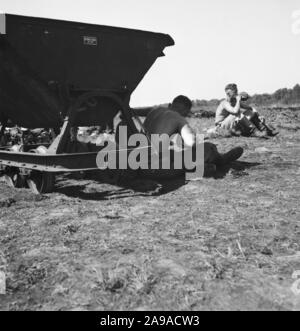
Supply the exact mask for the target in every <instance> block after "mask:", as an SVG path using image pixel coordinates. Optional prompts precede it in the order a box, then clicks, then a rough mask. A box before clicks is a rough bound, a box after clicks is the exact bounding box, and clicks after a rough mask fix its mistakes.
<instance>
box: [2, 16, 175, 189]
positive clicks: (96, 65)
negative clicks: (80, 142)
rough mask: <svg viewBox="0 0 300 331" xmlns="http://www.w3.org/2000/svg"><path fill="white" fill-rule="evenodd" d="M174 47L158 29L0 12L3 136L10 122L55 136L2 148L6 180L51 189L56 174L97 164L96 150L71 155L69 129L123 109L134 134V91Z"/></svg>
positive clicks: (106, 120)
mask: <svg viewBox="0 0 300 331" xmlns="http://www.w3.org/2000/svg"><path fill="white" fill-rule="evenodd" d="M172 45H174V41H173V40H172V38H171V37H170V36H168V35H165V34H160V33H152V32H145V31H139V30H131V29H124V28H115V27H108V26H101V25H93V24H85V23H76V22H67V21H59V20H52V19H44V18H33V17H24V16H16V15H9V14H0V122H1V131H0V138H1V134H3V132H4V129H5V127H6V126H7V123H8V120H9V121H10V122H12V123H14V124H15V125H17V126H20V127H25V128H30V129H34V128H53V129H56V131H57V133H58V135H57V137H56V138H55V139H54V141H53V142H52V144H51V145H50V146H44V148H40V146H26V145H23V146H20V148H19V149H18V148H17V149H14V151H11V150H9V149H7V148H1V149H0V170H1V173H2V174H4V175H5V178H6V180H7V181H8V183H9V184H10V185H13V186H15V187H22V186H25V185H26V183H27V184H28V185H29V186H30V187H31V188H32V189H33V190H34V191H35V192H40V193H43V192H50V191H51V190H52V189H53V184H54V175H55V173H62V172H77V171H88V170H95V169H98V168H97V165H96V155H97V152H96V151H93V152H85V153H82V151H81V152H80V151H76V150H75V152H74V143H73V141H72V137H71V131H72V130H71V128H72V127H78V126H101V127H105V126H107V125H110V124H111V123H112V121H113V119H114V117H115V116H116V115H117V114H118V113H119V112H121V113H122V117H123V118H124V120H125V122H126V124H127V125H128V128H129V131H130V133H136V132H138V130H137V128H136V126H135V124H134V121H133V118H134V113H133V111H132V110H131V109H130V106H129V103H130V97H131V94H132V93H133V91H134V90H135V89H136V87H137V86H138V85H139V83H140V82H141V80H142V79H143V77H144V76H145V74H146V73H147V72H148V70H149V69H150V68H151V67H152V65H153V64H154V62H155V61H156V60H157V58H158V57H161V56H164V53H163V51H164V49H165V48H166V47H168V46H172ZM33 147H35V148H33ZM45 147H46V148H45ZM16 150H18V152H16Z"/></svg>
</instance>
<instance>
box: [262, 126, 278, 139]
mask: <svg viewBox="0 0 300 331" xmlns="http://www.w3.org/2000/svg"><path fill="white" fill-rule="evenodd" d="M265 127H266V132H267V135H268V136H269V137H276V136H277V135H279V132H278V131H277V130H276V129H274V128H272V127H271V126H268V125H265Z"/></svg>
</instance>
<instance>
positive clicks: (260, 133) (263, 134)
mask: <svg viewBox="0 0 300 331" xmlns="http://www.w3.org/2000/svg"><path fill="white" fill-rule="evenodd" d="M251 137H254V138H265V139H268V138H269V135H268V132H267V130H263V131H260V130H258V129H255V130H253V131H252V132H251Z"/></svg>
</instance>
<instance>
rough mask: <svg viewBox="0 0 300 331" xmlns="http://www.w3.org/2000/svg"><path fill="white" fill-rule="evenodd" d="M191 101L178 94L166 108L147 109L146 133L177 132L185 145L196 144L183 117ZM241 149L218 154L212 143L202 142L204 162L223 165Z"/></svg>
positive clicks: (170, 134) (234, 158)
mask: <svg viewBox="0 0 300 331" xmlns="http://www.w3.org/2000/svg"><path fill="white" fill-rule="evenodd" d="M191 108H192V102H191V100H190V99H189V98H187V97H185V96H182V95H181V96H178V97H177V98H175V99H174V101H173V102H172V104H170V105H169V107H168V108H154V109H149V110H148V115H147V117H146V120H145V122H144V128H145V131H146V133H147V134H149V135H151V134H159V135H162V134H167V135H168V136H169V137H171V136H173V135H175V134H179V135H180V136H181V137H182V140H183V142H184V144H185V146H186V147H188V148H193V147H194V146H195V144H196V135H195V133H194V132H193V130H192V129H191V127H190V126H189V124H188V122H187V120H186V119H185V117H186V116H187V115H188V114H189V113H190V111H191ZM242 154H243V149H242V148H240V147H238V148H234V149H233V150H231V151H230V152H228V153H226V154H220V153H219V152H218V150H217V147H216V146H215V145H214V144H211V143H208V142H205V143H204V162H205V164H214V165H216V166H223V165H225V164H228V163H230V162H233V161H235V160H237V159H239V158H240V157H241V156H242Z"/></svg>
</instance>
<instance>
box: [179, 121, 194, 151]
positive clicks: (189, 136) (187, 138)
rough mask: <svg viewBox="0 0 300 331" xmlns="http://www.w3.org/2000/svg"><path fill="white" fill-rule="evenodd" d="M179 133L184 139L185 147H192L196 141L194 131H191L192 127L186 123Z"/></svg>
mask: <svg viewBox="0 0 300 331" xmlns="http://www.w3.org/2000/svg"><path fill="white" fill-rule="evenodd" d="M180 135H181V137H182V139H183V141H184V144H185V145H186V146H187V147H193V146H194V145H195V143H196V136H195V133H194V132H193V130H192V128H191V127H190V126H189V125H188V124H186V125H185V126H184V127H183V128H182V129H181V132H180Z"/></svg>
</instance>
